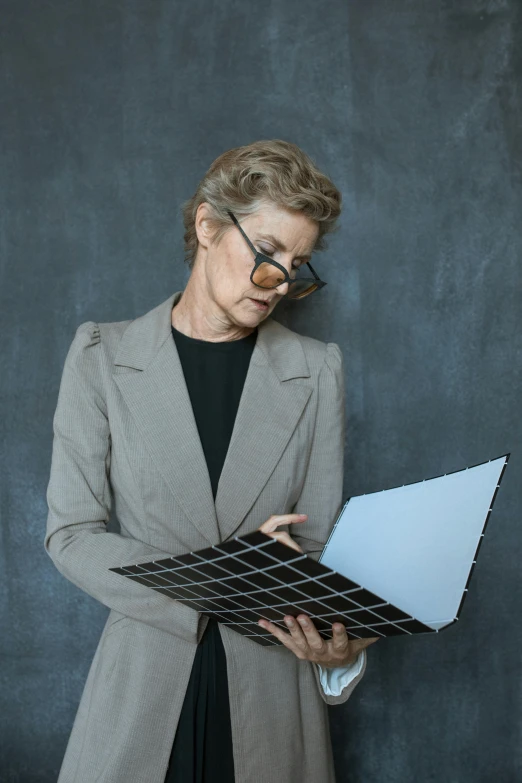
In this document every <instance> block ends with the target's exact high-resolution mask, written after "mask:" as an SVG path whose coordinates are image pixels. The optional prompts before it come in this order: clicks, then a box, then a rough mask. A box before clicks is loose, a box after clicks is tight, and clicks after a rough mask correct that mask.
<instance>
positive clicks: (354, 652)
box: [258, 613, 381, 668]
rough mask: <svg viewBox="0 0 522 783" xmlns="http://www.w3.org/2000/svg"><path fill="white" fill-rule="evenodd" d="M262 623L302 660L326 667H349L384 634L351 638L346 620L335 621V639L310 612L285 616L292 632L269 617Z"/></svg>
mask: <svg viewBox="0 0 522 783" xmlns="http://www.w3.org/2000/svg"><path fill="white" fill-rule="evenodd" d="M258 623H259V625H260V626H261V627H262V628H266V629H267V630H268V631H270V632H271V633H273V634H274V636H276V637H277V638H278V639H279V640H280V641H281V642H283V644H284V645H285V647H288V649H289V650H291V651H292V652H293V653H294V655H296V656H297V657H298V658H300V659H301V660H302V661H313V662H314V663H318V664H320V665H321V666H324V667H325V668H334V667H336V666H349V665H350V664H352V663H354V662H355V660H356V658H357V656H358V655H359V653H360V652H361V650H363V649H364V648H365V647H368V646H369V645H370V644H374V643H375V642H377V641H379V639H380V638H381V637H380V636H377V637H375V636H372V637H371V638H369V639H349V638H348V635H347V633H346V628H345V627H344V625H342V623H333V625H332V634H333V636H332V639H328V640H326V639H323V638H322V637H321V636H319V634H318V632H317V628H316V627H315V625H314V624H313V622H312V621H311V620H310V618H309V617H308V616H307V615H306V614H303V613H301V614H299V615H298V616H297V621H296V620H295V619H294V618H293V617H292V616H291V615H285V623H286V625H287V626H288V628H289V629H290V633H285V631H283V629H282V628H280V627H279V626H278V625H274V623H270V622H269V621H268V620H259V621H258Z"/></svg>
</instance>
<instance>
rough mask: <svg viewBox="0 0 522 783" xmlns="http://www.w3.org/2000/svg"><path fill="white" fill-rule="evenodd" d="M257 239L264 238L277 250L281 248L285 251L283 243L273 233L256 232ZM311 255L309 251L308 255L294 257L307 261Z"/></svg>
mask: <svg viewBox="0 0 522 783" xmlns="http://www.w3.org/2000/svg"><path fill="white" fill-rule="evenodd" d="M258 237H259V239H266V240H268V242H271V243H272V244H273V245H275V246H276V247H277V249H278V250H282V251H283V253H286V247H285V246H284V244H283V243H282V242H281V241H280V240H279V239H276V237H275V236H274V235H273V234H258ZM311 257H312V254H311V253H308V255H304V256H296V258H301V259H303V261H309V260H310V259H311Z"/></svg>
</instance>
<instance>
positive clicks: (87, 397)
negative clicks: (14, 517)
mask: <svg viewBox="0 0 522 783" xmlns="http://www.w3.org/2000/svg"><path fill="white" fill-rule="evenodd" d="M102 349H103V346H102V344H101V339H100V329H99V326H98V324H96V323H94V322H93V321H87V322H85V323H83V324H80V326H79V327H78V329H77V330H76V334H75V336H74V339H73V341H72V343H71V345H70V348H69V351H68V353H67V356H66V359H65V364H64V367H63V372H62V378H61V382H60V387H59V392H58V402H57V406H56V411H55V414H54V418H53V433H54V437H53V445H52V458H51V471H50V479H49V483H48V487H47V505H48V509H49V510H48V516H47V529H46V534H45V539H44V546H45V549H46V551H47V553H48V554H49V556H50V557H51V559H52V561H53V563H54V565H55V566H56V568H57V569H58V571H60V573H61V574H63V576H65V577H66V578H67V579H69V580H70V581H71V582H72V583H73V584H75V585H76V586H77V587H79V588H80V589H81V590H83V591H85V592H86V593H88V594H89V595H90V596H92V597H93V598H96V599H97V600H98V601H100V602H101V603H102V604H105V606H107V607H109V608H110V609H114V610H116V611H117V612H120V613H122V614H123V615H126V616H128V617H132V618H134V619H136V620H139V621H140V622H143V623H147V624H148V625H151V626H153V627H155V628H159V629H160V630H162V631H167V632H168V633H171V634H173V635H174V636H178V637H181V638H182V639H185V640H186V641H189V642H195V641H196V634H197V625H198V619H199V613H198V612H196V611H194V610H193V609H189V607H186V606H184V605H183V604H181V603H179V602H178V601H175V600H173V599H172V598H169V597H168V596H165V595H161V594H160V593H158V592H157V591H155V590H151V589H150V588H149V587H146V586H144V585H140V584H138V583H137V582H134V581H132V580H130V579H126V578H125V577H123V576H121V575H120V574H115V573H114V572H112V571H109V568H114V567H116V566H121V565H125V564H127V563H135V564H139V563H144V562H147V561H148V560H158V559H161V558H166V557H171V555H172V553H169V552H164V551H162V550H160V549H156V548H155V547H153V546H150V545H148V544H145V543H143V542H142V541H139V540H136V539H133V538H130V537H128V536H123V535H121V534H118V533H112V532H108V531H107V529H106V526H107V523H108V521H109V514H110V509H111V488H110V482H109V475H110V460H111V433H110V427H109V420H108V415H107V408H106V403H105V395H104V391H103V371H102V356H101V351H102Z"/></svg>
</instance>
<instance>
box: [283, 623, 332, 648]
mask: <svg viewBox="0 0 522 783" xmlns="http://www.w3.org/2000/svg"><path fill="white" fill-rule="evenodd" d="M290 620H291V622H292V623H293V625H290V626H289V627H290V628H293V627H294V626H298V627H299V629H300V631H301V634H304V640H305V642H306V644H307V645H308V647H310V649H311V650H313V651H314V652H315V653H321V652H323V651H324V650H326V647H327V644H326V642H325V640H324V639H323V638H322V637H321V636H319V633H318V631H317V628H316V627H315V625H314V624H313V622H312V620H310V618H309V617H307V615H305V614H299V615H298V616H297V622H296V621H295V620H294V619H293V618H292V617H291V618H290ZM285 621H286V617H285ZM287 625H288V623H287Z"/></svg>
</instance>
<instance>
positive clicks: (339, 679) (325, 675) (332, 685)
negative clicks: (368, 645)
mask: <svg viewBox="0 0 522 783" xmlns="http://www.w3.org/2000/svg"><path fill="white" fill-rule="evenodd" d="M365 656H366V650H361V652H360V653H359V655H358V656H357V658H356V659H355V661H354V662H353V663H352V664H351V666H337V667H336V668H335V669H329V668H325V669H323V667H322V666H319V664H317V665H318V666H319V679H320V681H321V685H322V688H323V691H324V692H325V694H326V695H327V696H340V694H341V692H342V690H343V688H346V686H347V685H348V684H349V683H350V682H351V681H352V680H353V679H354V678H355V677H357V675H358V674H360V673H361V670H362V667H363V665H364V658H365Z"/></svg>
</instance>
